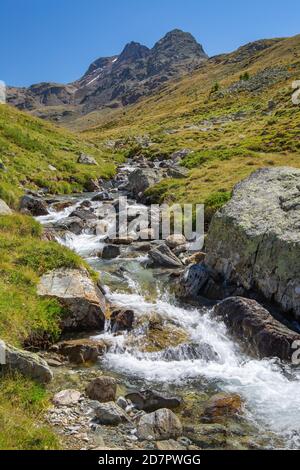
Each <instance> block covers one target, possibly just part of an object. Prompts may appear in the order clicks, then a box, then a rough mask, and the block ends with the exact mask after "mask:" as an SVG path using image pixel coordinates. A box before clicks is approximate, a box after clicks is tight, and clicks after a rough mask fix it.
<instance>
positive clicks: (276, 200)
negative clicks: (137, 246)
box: [205, 167, 300, 318]
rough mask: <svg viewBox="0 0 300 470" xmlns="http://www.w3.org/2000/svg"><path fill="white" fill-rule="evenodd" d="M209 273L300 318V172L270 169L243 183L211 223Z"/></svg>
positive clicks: (208, 241) (207, 243)
mask: <svg viewBox="0 0 300 470" xmlns="http://www.w3.org/2000/svg"><path fill="white" fill-rule="evenodd" d="M206 251H207V255H206V258H205V263H206V265H207V267H208V268H210V269H213V270H214V271H215V272H216V273H218V274H220V275H222V277H223V278H224V279H225V281H226V282H227V283H230V284H234V285H236V286H242V287H243V288H245V289H246V290H248V291H251V290H253V291H256V292H259V293H261V294H263V295H264V297H265V298H266V299H268V300H270V301H274V302H276V303H277V304H279V306H280V307H281V309H282V311H284V312H291V313H293V314H294V316H295V317H298V318H299V317H300V170H299V169H294V168H286V167H281V168H267V169H262V170H259V171H257V172H255V173H253V174H252V175H251V176H250V177H248V178H247V179H245V180H244V181H242V182H241V183H239V184H238V185H237V186H236V187H235V189H234V192H233V197H232V199H231V201H230V202H229V203H228V204H226V206H225V207H224V208H223V209H221V210H220V211H219V212H218V213H217V214H215V216H214V217H213V220H212V222H211V226H210V229H209V233H208V236H207V239H206Z"/></svg>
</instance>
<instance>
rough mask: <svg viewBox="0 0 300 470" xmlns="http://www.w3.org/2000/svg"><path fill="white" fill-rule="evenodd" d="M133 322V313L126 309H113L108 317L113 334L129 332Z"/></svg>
mask: <svg viewBox="0 0 300 470" xmlns="http://www.w3.org/2000/svg"><path fill="white" fill-rule="evenodd" d="M133 321H134V311H133V310H131V309H126V308H117V309H114V310H113V311H112V313H111V316H110V324H111V330H112V332H113V333H117V332H118V331H130V330H132V325H133Z"/></svg>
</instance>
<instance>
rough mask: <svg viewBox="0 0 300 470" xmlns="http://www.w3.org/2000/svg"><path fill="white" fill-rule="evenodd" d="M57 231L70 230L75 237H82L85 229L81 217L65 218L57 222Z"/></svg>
mask: <svg viewBox="0 0 300 470" xmlns="http://www.w3.org/2000/svg"><path fill="white" fill-rule="evenodd" d="M54 227H55V229H56V230H68V231H69V232H72V233H74V234H75V235H80V234H81V232H82V231H83V229H84V222H83V220H82V219H81V218H79V217H65V218H63V219H60V220H58V221H57V222H55V224H54Z"/></svg>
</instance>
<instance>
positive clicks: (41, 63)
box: [0, 0, 300, 86]
mask: <svg viewBox="0 0 300 470" xmlns="http://www.w3.org/2000/svg"><path fill="white" fill-rule="evenodd" d="M174 28H180V29H183V30H184V31H189V32H191V33H192V34H193V35H194V36H195V37H196V39H197V40H198V41H199V42H200V43H202V44H203V46H204V48H205V50H206V52H207V53H208V54H209V55H210V56H211V55H215V54H219V53H221V52H229V51H231V50H234V49H236V48H237V47H239V46H240V45H242V44H245V43H247V42H249V41H253V40H256V39H262V38H270V37H282V36H293V35H295V34H299V33H300V1H299V0H284V1H283V0H244V1H243V0H231V1H226V0H223V1H222V0H109V1H108V0H0V79H2V80H4V81H5V82H6V83H7V84H10V85H18V86H27V85H30V84H32V83H37V82H41V81H56V82H63V83H65V82H70V81H73V80H75V79H77V78H79V77H80V76H81V75H82V74H83V73H84V72H85V70H86V69H87V67H88V65H89V64H90V63H91V62H92V61H93V60H94V59H96V58H98V57H101V56H106V55H114V54H118V53H119V52H121V50H122V49H123V47H124V45H125V44H126V43H127V42H129V41H132V40H134V41H138V42H141V43H143V44H145V45H147V46H149V47H152V46H153V44H154V43H155V42H156V41H157V40H158V39H160V38H161V37H162V36H163V35H164V34H165V33H166V32H167V31H170V30H171V29H174Z"/></svg>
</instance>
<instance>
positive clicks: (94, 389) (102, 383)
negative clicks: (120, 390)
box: [86, 375, 117, 403]
mask: <svg viewBox="0 0 300 470" xmlns="http://www.w3.org/2000/svg"><path fill="white" fill-rule="evenodd" d="M116 392H117V382H116V380H115V379H114V378H113V377H109V376H105V375H103V376H101V377H97V378H96V379H94V380H92V382H90V383H89V384H88V386H87V387H86V394H87V396H88V397H89V398H90V399H91V400H98V401H99V402H101V403H106V402H112V401H114V400H115V398H116Z"/></svg>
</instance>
